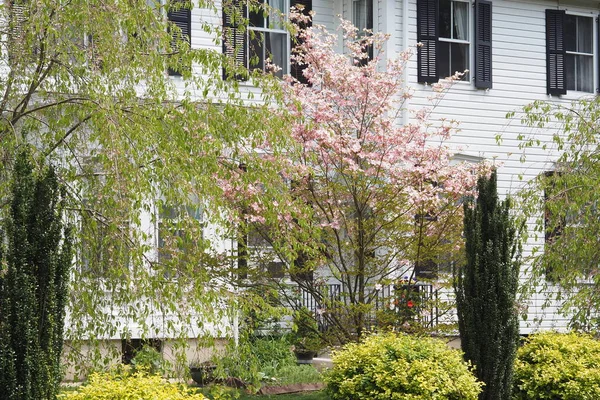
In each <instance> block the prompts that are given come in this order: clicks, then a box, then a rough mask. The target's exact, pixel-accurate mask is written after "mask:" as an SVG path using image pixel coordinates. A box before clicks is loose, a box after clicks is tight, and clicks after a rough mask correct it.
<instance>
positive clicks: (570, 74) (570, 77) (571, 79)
mask: <svg viewBox="0 0 600 400" xmlns="http://www.w3.org/2000/svg"><path fill="white" fill-rule="evenodd" d="M575 57H576V56H575V55H574V54H567V58H566V61H567V62H566V65H565V69H566V70H567V90H576V89H575V88H576V86H575Z"/></svg>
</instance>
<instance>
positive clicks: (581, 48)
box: [577, 17, 594, 53]
mask: <svg viewBox="0 0 600 400" xmlns="http://www.w3.org/2000/svg"><path fill="white" fill-rule="evenodd" d="M593 35H594V28H593V25H592V18H589V17H577V51H578V52H580V53H593V52H594V51H593V50H592V42H593Z"/></svg>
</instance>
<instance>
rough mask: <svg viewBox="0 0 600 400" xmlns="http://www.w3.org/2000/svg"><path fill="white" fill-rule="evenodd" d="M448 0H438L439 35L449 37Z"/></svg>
mask: <svg viewBox="0 0 600 400" xmlns="http://www.w3.org/2000/svg"><path fill="white" fill-rule="evenodd" d="M451 3H452V2H451V1H450V0H440V20H439V22H440V23H439V29H440V37H442V38H448V39H450V27H451V21H450V20H451V11H450V4H451Z"/></svg>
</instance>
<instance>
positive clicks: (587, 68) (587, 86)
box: [566, 54, 594, 93]
mask: <svg viewBox="0 0 600 400" xmlns="http://www.w3.org/2000/svg"><path fill="white" fill-rule="evenodd" d="M593 61H594V59H593V57H592V56H579V55H575V54H567V65H566V68H567V90H577V91H580V92H587V93H593V92H594V71H593Z"/></svg>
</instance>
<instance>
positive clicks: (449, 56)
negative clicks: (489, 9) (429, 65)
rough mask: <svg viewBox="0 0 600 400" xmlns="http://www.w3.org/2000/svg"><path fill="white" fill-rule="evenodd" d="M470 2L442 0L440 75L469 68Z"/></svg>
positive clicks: (443, 75)
mask: <svg viewBox="0 0 600 400" xmlns="http://www.w3.org/2000/svg"><path fill="white" fill-rule="evenodd" d="M469 9H470V7H469V3H466V2H464V1H451V0H440V15H439V29H440V31H439V43H438V51H439V62H438V77H439V78H440V79H443V78H445V77H447V76H451V75H454V73H456V72H457V71H458V72H462V71H464V70H466V69H469V43H470V42H469V37H470V35H469V33H470V32H469V26H470V24H469Z"/></svg>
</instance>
